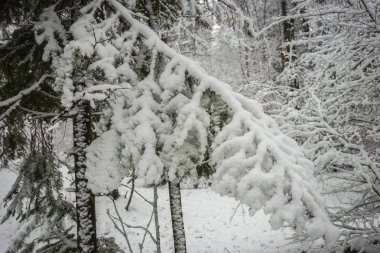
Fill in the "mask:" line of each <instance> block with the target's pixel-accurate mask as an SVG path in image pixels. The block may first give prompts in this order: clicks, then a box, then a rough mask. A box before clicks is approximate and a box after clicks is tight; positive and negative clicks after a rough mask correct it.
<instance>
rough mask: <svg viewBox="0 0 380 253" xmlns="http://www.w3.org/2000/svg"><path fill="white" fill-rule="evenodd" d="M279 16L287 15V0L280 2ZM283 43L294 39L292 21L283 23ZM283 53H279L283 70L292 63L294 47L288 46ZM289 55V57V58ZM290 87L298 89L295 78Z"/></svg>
mask: <svg viewBox="0 0 380 253" xmlns="http://www.w3.org/2000/svg"><path fill="white" fill-rule="evenodd" d="M281 15H282V16H284V17H286V16H287V15H288V2H287V0H282V1H281ZM283 28H284V31H283V33H284V41H285V42H291V41H294V39H295V33H294V19H293V18H291V19H288V20H286V21H285V22H284V27H283ZM285 51H286V53H285V52H282V53H281V61H282V67H283V69H284V68H285V67H286V66H287V65H288V64H289V62H290V61H294V60H295V57H294V53H295V50H294V47H291V46H290V45H287V46H286V49H285ZM290 55H291V56H290ZM291 87H293V88H295V89H299V83H298V80H297V78H294V79H293V80H292V83H291Z"/></svg>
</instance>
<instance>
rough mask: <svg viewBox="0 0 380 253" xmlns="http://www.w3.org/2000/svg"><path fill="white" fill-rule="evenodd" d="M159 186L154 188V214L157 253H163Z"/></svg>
mask: <svg viewBox="0 0 380 253" xmlns="http://www.w3.org/2000/svg"><path fill="white" fill-rule="evenodd" d="M157 187H158V186H157V185H155V186H154V187H153V212H154V223H155V226H156V248H157V252H156V253H161V240H160V224H159V222H158V206H157V205H158V203H157V202H158V194H157Z"/></svg>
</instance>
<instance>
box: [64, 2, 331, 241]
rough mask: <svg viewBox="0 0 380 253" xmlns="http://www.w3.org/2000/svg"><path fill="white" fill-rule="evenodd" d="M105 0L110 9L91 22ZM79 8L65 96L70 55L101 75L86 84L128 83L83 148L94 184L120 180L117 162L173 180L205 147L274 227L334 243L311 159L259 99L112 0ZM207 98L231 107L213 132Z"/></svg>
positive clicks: (226, 186)
mask: <svg viewBox="0 0 380 253" xmlns="http://www.w3.org/2000/svg"><path fill="white" fill-rule="evenodd" d="M103 3H104V4H106V5H107V6H109V7H111V9H112V10H113V11H107V12H105V13H106V14H107V15H105V17H104V18H103V19H102V20H96V19H95V18H94V15H95V13H96V11H97V9H98V8H99V7H100V6H101V5H102V4H103ZM82 11H83V13H84V15H83V16H82V18H80V19H79V20H78V21H77V22H76V23H75V24H74V25H73V26H72V29H71V30H72V32H73V36H74V38H75V40H73V41H72V42H70V43H69V44H68V45H67V46H66V47H65V50H64V51H65V53H64V54H63V59H61V60H62V61H61V63H64V64H63V65H61V66H62V67H63V68H64V69H63V70H62V69H59V70H58V71H61V73H60V74H61V75H58V76H60V78H61V79H59V81H60V85H61V87H62V89H63V90H64V92H65V94H66V95H68V98H67V101H69V102H70V99H72V98H73V97H75V96H76V94H75V87H74V85H73V82H72V80H70V74H71V72H72V70H73V68H74V64H75V63H73V61H75V60H72V58H70V57H72V56H78V55H81V56H82V57H84V58H86V57H87V59H91V60H92V61H90V62H88V63H89V64H88V66H89V67H88V69H87V70H95V69H97V70H99V71H101V73H102V75H101V76H102V78H101V80H102V81H101V82H99V81H98V80H97V79H96V78H95V79H91V77H90V78H87V79H86V82H87V83H86V85H87V88H88V87H91V86H93V85H97V84H102V85H104V84H106V83H108V84H112V85H113V84H117V85H119V86H121V87H128V88H129V89H120V90H117V91H115V93H114V95H115V96H113V97H110V98H109V99H108V103H109V111H107V112H105V114H106V116H104V117H103V120H104V122H103V123H104V124H103V126H102V127H100V128H101V131H100V139H99V141H97V142H94V143H93V144H91V146H90V147H89V149H88V158H89V160H90V161H89V162H90V163H91V166H89V168H91V169H89V170H88V173H87V174H86V176H87V177H88V179H89V185H90V186H91V187H92V188H93V190H95V191H96V192H99V191H102V190H110V189H111V187H117V185H115V184H116V183H117V181H121V177H122V174H123V173H128V172H125V171H124V172H123V171H122V169H124V168H126V169H129V170H130V169H131V168H134V169H136V175H137V176H138V177H140V178H142V179H144V181H145V183H146V184H157V183H159V182H160V181H161V180H162V179H166V180H169V181H172V182H178V181H179V180H181V179H182V178H183V177H184V176H185V175H186V174H187V173H191V171H194V170H195V169H196V168H197V166H200V165H201V164H202V163H204V162H205V161H204V160H205V154H206V151H207V149H208V147H210V146H211V159H210V161H207V162H209V163H210V164H211V165H212V166H214V167H215V169H216V173H215V175H214V182H213V188H214V189H215V190H216V191H217V192H219V193H220V194H222V195H228V196H231V197H234V198H236V199H237V200H239V201H241V202H242V203H244V204H246V205H248V206H249V207H250V210H251V212H250V213H251V214H252V215H253V214H254V213H255V212H256V211H257V210H259V209H262V208H263V209H264V211H265V212H266V213H268V214H271V225H272V226H273V227H274V228H279V227H280V226H284V225H289V226H292V227H294V228H295V229H296V231H298V232H304V231H306V232H307V233H308V235H309V236H310V237H311V238H312V239H316V238H320V237H324V238H325V239H326V240H327V242H328V243H329V244H331V243H333V242H334V240H335V239H336V237H337V236H338V233H337V230H336V229H335V228H334V227H333V226H332V225H331V224H330V222H329V220H328V217H327V214H326V212H325V208H324V201H323V199H322V198H321V196H320V194H319V191H318V189H317V184H316V182H315V179H314V177H313V165H312V163H311V162H310V161H309V160H307V159H306V158H305V157H304V155H303V153H302V150H301V149H300V148H299V147H298V145H297V144H296V142H295V141H294V140H292V139H291V138H289V137H287V136H285V135H284V134H282V133H281V132H280V130H279V129H278V126H277V124H276V122H275V121H274V120H273V119H272V118H270V117H269V116H267V115H266V114H264V112H263V109H262V107H261V105H260V104H258V103H257V102H255V101H253V100H251V99H248V98H246V97H244V96H242V95H241V94H239V93H236V92H234V91H233V90H232V89H231V87H230V86H229V85H228V84H226V83H224V82H222V81H219V80H218V79H216V78H214V77H212V76H210V75H208V74H207V73H206V71H205V70H204V69H203V68H201V67H200V66H199V64H197V63H196V62H194V61H192V60H190V59H188V58H187V57H185V56H183V55H180V54H178V53H177V52H175V51H174V50H173V49H172V48H170V47H169V46H168V45H167V44H166V43H164V42H163V41H162V40H161V39H160V38H159V36H158V35H157V34H156V33H155V32H154V31H153V30H152V29H150V28H149V27H148V26H147V25H146V24H144V23H142V21H141V22H140V21H139V20H138V19H136V18H135V15H133V13H132V12H131V11H130V10H128V9H127V8H126V7H125V6H123V5H122V4H121V3H119V2H118V1H116V0H102V1H94V2H92V3H91V4H90V5H88V6H87V7H85V8H84V9H82ZM120 31H122V32H120ZM74 59H77V58H75V57H74ZM65 68H66V69H65ZM77 92H78V91H77ZM99 92H101V90H99ZM70 93H71V95H70ZM211 94H212V95H211ZM207 97H209V98H210V97H215V98H216V99H217V100H218V101H219V102H220V103H222V104H224V105H225V107H223V110H226V111H227V113H228V114H229V118H228V119H227V120H226V122H225V123H224V125H222V126H221V128H220V129H219V130H218V131H217V133H216V134H215V136H214V137H213V138H212V139H211V140H210V139H209V138H208V137H209V136H208V129H209V128H210V126H211V119H212V118H213V117H214V116H215V115H213V114H212V113H210V112H209V111H208V108H207V107H208V104H209V102H210V101H211V100H210V99H209V98H207ZM207 101H208V102H207ZM104 143H106V144H104ZM102 145H106V146H107V147H105V146H102ZM110 146H113V147H110ZM105 149H107V150H108V151H107V152H104V150H105ZM109 151H112V152H109ZM110 159H111V160H112V164H114V165H115V167H117V170H118V171H117V172H111V171H110V169H107V168H109V166H106V164H105V163H104V162H105V161H107V160H110ZM118 159H119V160H120V164H118V163H117V160H118ZM102 160H103V163H99V162H97V161H102ZM98 164H101V166H97V165H98ZM119 165H121V166H119ZM120 167H122V168H120ZM123 167H124V168H123ZM99 173H100V174H99ZM99 175H102V176H99ZM107 177H110V178H111V179H110V180H108V179H106V178H107Z"/></svg>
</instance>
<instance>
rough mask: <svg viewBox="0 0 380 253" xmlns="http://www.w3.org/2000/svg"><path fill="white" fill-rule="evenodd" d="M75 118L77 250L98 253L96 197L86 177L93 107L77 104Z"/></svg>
mask: <svg viewBox="0 0 380 253" xmlns="http://www.w3.org/2000/svg"><path fill="white" fill-rule="evenodd" d="M76 108H77V115H76V117H75V118H74V122H73V128H74V158H75V190H76V191H75V193H76V215H77V249H78V252H80V253H90V252H91V253H96V252H97V243H96V242H97V241H96V216H95V196H94V194H93V193H92V192H91V190H90V189H89V188H88V187H87V181H88V180H87V178H86V176H85V173H86V169H87V165H86V148H87V146H88V145H89V144H90V142H91V115H90V113H91V107H90V103H89V101H85V100H81V101H79V102H78V104H77V107H76Z"/></svg>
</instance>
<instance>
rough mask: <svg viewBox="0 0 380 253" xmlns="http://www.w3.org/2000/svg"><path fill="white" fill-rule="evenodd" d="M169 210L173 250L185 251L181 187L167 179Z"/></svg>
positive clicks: (179, 252) (177, 251)
mask: <svg viewBox="0 0 380 253" xmlns="http://www.w3.org/2000/svg"><path fill="white" fill-rule="evenodd" d="M169 199H170V212H171V216H172V227H173V239H174V252H175V253H186V237H185V227H184V225H183V215H182V203H181V188H180V184H179V182H170V181H169Z"/></svg>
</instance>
